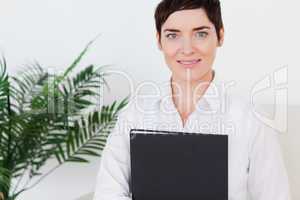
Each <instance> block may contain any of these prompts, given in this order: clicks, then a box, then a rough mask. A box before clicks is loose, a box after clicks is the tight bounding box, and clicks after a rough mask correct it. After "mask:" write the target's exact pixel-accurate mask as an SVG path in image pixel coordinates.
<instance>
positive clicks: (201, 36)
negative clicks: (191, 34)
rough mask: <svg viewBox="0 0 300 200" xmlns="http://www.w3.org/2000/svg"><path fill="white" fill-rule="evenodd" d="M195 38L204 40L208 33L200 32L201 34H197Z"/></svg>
mask: <svg viewBox="0 0 300 200" xmlns="http://www.w3.org/2000/svg"><path fill="white" fill-rule="evenodd" d="M196 36H197V37H199V38H206V37H207V36H208V33H207V32H202V31H201V32H197V33H196Z"/></svg>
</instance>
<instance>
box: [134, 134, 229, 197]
mask: <svg viewBox="0 0 300 200" xmlns="http://www.w3.org/2000/svg"><path fill="white" fill-rule="evenodd" d="M130 156H131V190H132V199H133V200H228V136H227V135H216V134H200V133H183V132H167V131H158V130H142V129H132V130H131V131H130Z"/></svg>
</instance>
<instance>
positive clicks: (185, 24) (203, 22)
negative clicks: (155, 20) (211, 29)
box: [162, 8, 213, 30]
mask: <svg viewBox="0 0 300 200" xmlns="http://www.w3.org/2000/svg"><path fill="white" fill-rule="evenodd" d="M212 25H213V24H212V23H211V21H210V20H209V19H208V16H207V14H206V12H205V10H204V9H203V8H199V9H192V10H180V11H176V12H174V13H172V14H171V15H170V16H169V17H168V19H167V20H166V22H165V23H164V24H163V26H162V29H166V28H176V29H180V30H185V29H193V28H195V27H199V26H212Z"/></svg>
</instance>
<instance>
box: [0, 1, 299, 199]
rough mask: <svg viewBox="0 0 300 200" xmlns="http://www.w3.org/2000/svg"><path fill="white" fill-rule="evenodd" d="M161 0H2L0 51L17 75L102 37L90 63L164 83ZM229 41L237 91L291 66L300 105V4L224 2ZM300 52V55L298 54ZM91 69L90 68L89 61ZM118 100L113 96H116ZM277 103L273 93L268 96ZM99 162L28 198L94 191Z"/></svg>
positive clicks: (69, 169)
mask: <svg viewBox="0 0 300 200" xmlns="http://www.w3.org/2000/svg"><path fill="white" fill-rule="evenodd" d="M158 2H159V0H152V1H140V0H131V1H117V2H116V1H104V0H84V1H83V0H26V1H24V0H0V24H1V26H0V52H1V53H3V54H4V55H5V56H6V58H7V60H8V64H9V72H10V73H11V74H16V72H17V71H19V70H20V69H21V68H22V67H23V66H24V64H26V63H28V62H31V61H34V60H37V61H39V62H40V63H41V64H42V65H43V66H45V67H55V68H56V69H57V70H63V69H64V68H65V67H67V66H68V65H69V64H70V63H71V61H72V59H73V58H75V56H77V55H78V53H79V52H80V51H81V50H82V48H83V47H84V46H85V44H86V43H87V42H88V41H90V40H91V39H92V38H94V37H95V36H96V35H97V34H99V33H100V34H101V36H100V37H99V38H98V39H97V41H96V42H95V43H94V45H93V46H92V48H91V50H90V51H89V53H88V55H87V56H86V57H85V59H84V61H83V64H89V63H95V64H99V65H105V64H114V67H113V68H114V69H121V70H122V71H124V72H126V73H128V75H129V76H130V77H131V78H132V79H133V81H134V83H135V84H138V83H141V82H142V81H145V80H153V81H155V82H161V81H163V80H166V78H167V77H168V75H169V74H168V70H167V68H166V66H165V64H164V61H163V57H162V55H161V54H160V52H159V51H158V49H157V47H156V43H155V29H154V20H153V11H154V8H155V6H156V4H157V3H158ZM222 4H223V16H224V23H225V31H226V38H225V43H224V46H223V47H222V48H221V49H220V51H219V55H218V57H217V60H216V63H215V69H216V71H217V73H219V74H220V75H221V76H222V77H223V78H224V79H225V80H234V81H236V82H237V84H236V86H235V88H234V90H236V91H237V92H240V93H243V94H246V95H247V94H248V93H249V92H250V89H251V87H252V86H253V85H254V84H255V83H256V82H257V81H259V80H261V79H262V78H263V77H264V76H266V75H268V74H272V73H273V72H274V71H275V70H276V69H278V68H280V67H283V66H288V81H289V84H288V88H289V104H290V105H299V104H300V93H299V92H297V86H298V84H299V78H298V76H299V74H300V69H299V61H298V60H297V55H298V51H297V47H298V45H299V44H300V43H299V34H300V30H299V27H297V28H296V24H297V23H296V22H294V21H295V19H299V18H300V16H299V14H297V12H296V11H297V10H298V7H297V6H299V3H298V1H292V0H288V1H284V2H283V1H281V0H264V1H261V0H252V1H247V0H239V1H229V0H227V1H226V0H224V1H222ZM296 54H297V55H296ZM83 66H84V65H83ZM110 80H111V82H110V83H111V85H112V86H111V87H112V93H111V96H113V97H114V98H118V99H119V98H121V97H123V96H125V95H126V94H127V92H128V90H127V89H128V87H127V86H124V84H120V82H121V81H122V83H123V81H124V82H125V80H123V79H122V80H120V77H117V76H115V77H113V78H112V79H110ZM110 98H112V97H110ZM260 101H261V102H262V103H271V102H272V101H273V99H272V95H269V94H265V95H262V96H261V97H260ZM98 164H99V159H98V160H95V161H94V162H93V163H92V164H91V165H88V166H85V167H83V166H81V167H76V166H73V165H68V166H65V167H63V168H61V169H59V170H58V171H57V172H56V173H55V174H53V175H51V176H49V177H48V179H47V180H45V181H44V182H43V183H41V184H40V185H38V186H37V187H36V188H35V189H33V190H32V191H30V192H27V193H24V195H23V198H24V199H33V200H34V199H44V200H48V199H49V200H50V199H64V200H72V199H75V198H76V197H79V196H80V195H82V194H85V193H87V192H89V191H91V190H92V188H93V185H94V178H95V177H94V175H95V173H96V170H97V167H98Z"/></svg>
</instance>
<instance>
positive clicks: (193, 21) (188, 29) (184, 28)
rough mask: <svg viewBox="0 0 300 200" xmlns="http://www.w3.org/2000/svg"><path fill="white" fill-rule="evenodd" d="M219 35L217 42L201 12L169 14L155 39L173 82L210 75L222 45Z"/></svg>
mask: <svg viewBox="0 0 300 200" xmlns="http://www.w3.org/2000/svg"><path fill="white" fill-rule="evenodd" d="M220 35H221V39H220V41H218V37H217V33H216V29H215V27H214V24H213V23H211V22H210V20H209V19H208V17H207V15H206V12H205V10H203V9H202V8H201V9H193V10H182V11H177V12H174V13H172V14H171V15H170V16H169V18H168V19H167V20H166V22H165V23H164V24H163V26H162V29H161V38H159V35H158V34H157V39H158V43H159V48H160V50H161V51H162V52H163V54H164V57H165V60H166V63H167V65H168V67H169V68H170V69H171V71H172V78H173V80H176V81H192V82H193V81H199V80H205V76H209V75H210V73H209V72H211V71H212V65H213V61H214V59H215V55H216V51H217V47H218V46H221V44H222V42H223V37H224V36H223V30H221V34H220Z"/></svg>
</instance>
